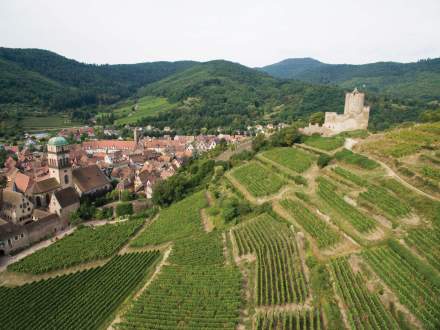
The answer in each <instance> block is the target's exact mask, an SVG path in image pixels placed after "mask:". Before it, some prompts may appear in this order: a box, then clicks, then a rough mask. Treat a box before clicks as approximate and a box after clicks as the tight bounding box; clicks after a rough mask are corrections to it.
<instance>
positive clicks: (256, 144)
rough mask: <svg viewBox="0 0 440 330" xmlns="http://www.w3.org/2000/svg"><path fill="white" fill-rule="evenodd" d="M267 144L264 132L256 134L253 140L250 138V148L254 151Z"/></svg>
mask: <svg viewBox="0 0 440 330" xmlns="http://www.w3.org/2000/svg"><path fill="white" fill-rule="evenodd" d="M266 145H267V140H266V137H265V136H264V134H261V133H260V134H258V135H257V136H256V137H255V138H254V139H253V140H252V150H253V151H255V152H258V151H260V150H261V149H263V148H264V147H265V146H266Z"/></svg>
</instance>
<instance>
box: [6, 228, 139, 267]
mask: <svg viewBox="0 0 440 330" xmlns="http://www.w3.org/2000/svg"><path fill="white" fill-rule="evenodd" d="M143 223H144V220H131V221H127V222H123V223H121V224H116V225H109V224H107V225H104V226H100V227H97V228H93V227H83V228H80V229H77V230H76V231H75V232H73V234H70V235H69V236H67V237H65V238H63V239H61V240H59V241H57V242H56V243H54V244H52V245H50V246H48V247H47V248H44V249H42V250H39V251H37V252H35V253H33V254H31V255H29V256H28V257H26V258H24V259H21V260H20V261H18V262H16V263H14V264H12V265H10V266H9V267H8V270H10V271H14V272H23V273H32V274H41V273H46V272H49V271H53V270H57V269H63V268H67V267H71V266H74V265H78V264H81V263H84V262H88V261H92V260H97V259H103V258H108V257H110V256H111V255H113V254H114V253H115V252H116V251H117V250H118V249H119V248H121V247H122V245H123V244H124V243H126V242H127V241H128V239H129V238H130V237H131V236H132V235H133V234H134V233H135V232H136V231H137V230H138V229H139V228H140V227H141V226H142V224H143Z"/></svg>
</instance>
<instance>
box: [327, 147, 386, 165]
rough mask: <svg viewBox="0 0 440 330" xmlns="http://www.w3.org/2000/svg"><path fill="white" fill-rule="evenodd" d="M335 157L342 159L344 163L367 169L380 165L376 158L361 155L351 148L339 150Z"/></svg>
mask: <svg viewBox="0 0 440 330" xmlns="http://www.w3.org/2000/svg"><path fill="white" fill-rule="evenodd" d="M335 157H336V159H337V160H339V161H342V162H344V163H347V164H350V165H355V166H357V167H360V168H363V169H366V170H373V169H375V168H377V167H379V164H378V163H377V162H375V161H374V160H372V159H370V158H368V157H366V156H364V155H361V154H357V153H354V152H352V151H350V150H347V149H343V150H341V151H338V152H337V153H336V154H335Z"/></svg>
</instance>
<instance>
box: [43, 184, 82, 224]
mask: <svg viewBox="0 0 440 330" xmlns="http://www.w3.org/2000/svg"><path fill="white" fill-rule="evenodd" d="M78 208H79V197H78V194H77V192H76V190H75V189H74V188H73V187H67V188H64V189H61V190H57V191H55V192H54V193H53V194H52V199H51V200H50V204H49V212H50V213H56V214H58V216H59V217H60V218H61V219H62V220H68V219H69V216H70V214H72V213H73V212H75V211H76V210H77V209H78Z"/></svg>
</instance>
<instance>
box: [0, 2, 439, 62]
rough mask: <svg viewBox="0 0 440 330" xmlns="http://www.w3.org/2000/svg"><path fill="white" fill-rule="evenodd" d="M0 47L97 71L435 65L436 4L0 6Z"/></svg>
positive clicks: (165, 3) (49, 3)
mask: <svg viewBox="0 0 440 330" xmlns="http://www.w3.org/2000/svg"><path fill="white" fill-rule="evenodd" d="M0 46H2V47H14V48H42V49H48V50H51V51H54V52H56V53H58V54H61V55H63V56H66V57H68V58H73V59H76V60H78V61H81V62H86V63H97V64H104V63H109V64H116V63H139V62H150V61H159V60H166V61H175V60H197V61H209V60H213V59H226V60H230V61H234V62H239V63H242V64H244V65H247V66H250V67H255V66H264V65H268V64H272V63H275V62H278V61H280V60H283V59H285V58H297V57H313V58H316V59H319V60H321V61H323V62H326V63H352V64H362V63H370V62H377V61H399V62H412V61H417V60H419V59H424V58H435V57H440V0H366V1H357V0H301V1H299V0H271V1H266V0H157V1H152V0H144V1H142V0H0Z"/></svg>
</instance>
